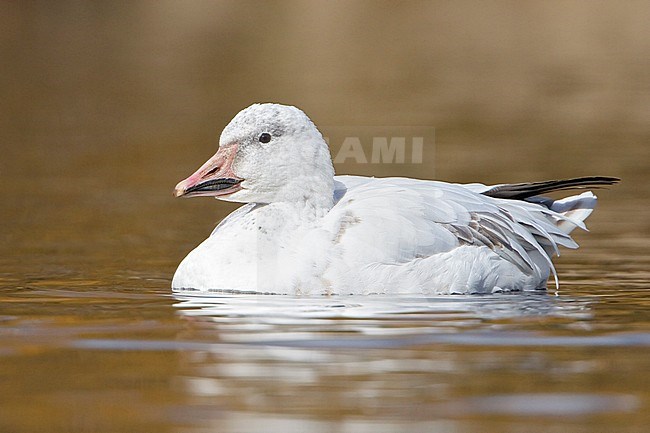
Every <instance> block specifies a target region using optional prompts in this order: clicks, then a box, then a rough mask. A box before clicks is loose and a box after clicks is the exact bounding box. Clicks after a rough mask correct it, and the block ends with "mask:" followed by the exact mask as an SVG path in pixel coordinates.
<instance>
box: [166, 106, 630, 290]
mask: <svg viewBox="0 0 650 433" xmlns="http://www.w3.org/2000/svg"><path fill="white" fill-rule="evenodd" d="M616 181H618V179H616V178H610V177H590V178H578V179H569V180H563V181H548V182H536V183H525V184H504V185H497V186H485V185H481V184H470V185H461V184H450V183H444V182H436V181H429V180H416V179H406V178H379V179H376V178H367V177H359V176H334V168H333V166H332V162H331V157H330V152H329V149H328V146H327V144H326V142H325V141H324V140H323V137H322V135H321V134H320V132H319V131H318V129H317V128H316V126H315V125H314V124H313V123H312V122H311V120H310V119H309V118H308V117H307V116H306V115H305V114H304V113H303V112H302V111H300V110H299V109H298V108H296V107H292V106H285V105H278V104H255V105H252V106H250V107H248V108H246V109H244V110H242V111H241V112H240V113H239V114H237V115H236V116H235V118H234V119H233V120H232V121H231V122H230V123H229V124H228V126H226V128H225V129H224V131H223V133H222V134H221V138H220V140H219V150H218V151H217V153H216V154H215V155H214V156H213V157H212V158H210V159H209V160H208V161H207V162H206V163H205V164H203V166H201V168H199V169H198V170H197V171H196V172H195V173H194V174H192V175H191V176H190V177H188V178H187V179H185V180H183V181H182V182H180V183H179V184H178V185H177V186H176V189H175V195H176V196H178V197H181V196H183V197H196V196H211V197H216V198H219V199H221V200H227V201H234V202H241V203H247V204H246V205H245V206H242V207H240V208H239V209H237V210H236V211H234V212H233V213H231V214H230V215H229V216H228V217H226V218H225V219H224V220H223V221H222V222H221V223H220V224H219V225H218V226H217V227H216V228H215V229H214V231H213V232H212V234H211V235H210V237H208V238H207V239H206V240H205V241H203V243H201V244H200V245H199V246H198V247H196V248H195V249H194V250H193V251H192V252H190V253H189V254H188V255H187V257H185V259H184V260H183V261H182V262H181V264H180V265H179V267H178V269H177V270H176V273H175V275H174V279H173V281H172V288H173V289H174V290H176V291H180V290H198V291H202V292H211V291H234V292H256V293H278V294H306V293H312V294H369V293H383V294H398V293H425V294H434V293H436V294H446V293H449V294H451V293H490V292H498V291H519V290H534V289H544V288H546V282H547V279H548V278H549V275H550V274H551V272H552V273H553V275H554V276H555V282H556V284H557V276H556V275H555V269H554V267H553V263H552V262H551V257H552V256H553V255H554V254H559V252H558V247H559V246H562V247H567V248H577V247H578V245H577V244H576V243H575V242H574V241H573V240H572V239H571V237H570V236H569V233H570V232H571V231H572V230H573V229H574V228H576V227H580V228H583V229H584V228H585V226H584V224H583V223H582V221H583V220H584V219H585V218H587V217H588V216H589V214H590V213H591V212H592V210H593V208H594V206H595V204H596V197H595V196H594V195H593V194H592V193H591V192H589V191H588V192H583V193H582V194H580V195H576V196H572V197H568V198H565V199H562V200H551V199H548V198H543V197H539V194H543V193H546V192H549V191H554V190H559V189H568V188H580V187H582V188H584V187H597V186H600V185H609V184H612V183H615V182H616Z"/></svg>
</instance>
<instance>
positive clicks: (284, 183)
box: [174, 104, 334, 208]
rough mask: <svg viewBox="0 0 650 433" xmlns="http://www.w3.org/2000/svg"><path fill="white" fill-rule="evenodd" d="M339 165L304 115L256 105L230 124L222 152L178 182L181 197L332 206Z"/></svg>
mask: <svg viewBox="0 0 650 433" xmlns="http://www.w3.org/2000/svg"><path fill="white" fill-rule="evenodd" d="M333 193H334V168H333V166H332V161H331V156H330V152H329V148H328V146H327V143H326V142H325V140H324V139H323V136H322V135H321V133H320V132H319V131H318V129H317V128H316V126H315V125H314V124H313V123H312V121H311V120H310V119H309V117H307V115H306V114H305V113H303V112H302V111H301V110H299V109H298V108H296V107H292V106H288V105H280V104H254V105H251V106H250V107H248V108H245V109H244V110H242V111H240V112H239V113H238V114H237V115H236V116H235V117H234V118H233V119H232V120H231V121H230V123H229V124H228V125H227V126H226V127H225V129H224V130H223V132H222V133H221V137H220V139H219V149H218V151H217V153H216V154H215V155H214V156H213V157H212V158H210V159H208V161H206V163H205V164H203V165H202V166H201V167H200V168H199V169H198V170H197V171H196V172H195V173H194V174H192V175H191V176H190V177H188V178H187V179H185V180H183V181H181V182H179V183H178V185H176V188H175V190H174V194H175V195H176V196H177V197H198V196H210V197H216V198H218V199H221V200H227V201H234V202H241V203H275V202H293V203H305V204H311V205H313V206H317V207H328V208H329V207H331V206H332V201H333Z"/></svg>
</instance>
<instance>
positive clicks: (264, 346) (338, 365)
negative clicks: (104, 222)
mask: <svg viewBox="0 0 650 433" xmlns="http://www.w3.org/2000/svg"><path fill="white" fill-rule="evenodd" d="M177 300H179V301H180V302H178V303H177V304H176V305H175V306H176V308H177V309H178V312H179V314H181V315H182V317H183V318H185V320H187V322H188V325H189V328H188V331H187V332H186V333H185V334H183V335H182V336H180V337H181V339H183V340H185V339H191V340H193V341H204V343H202V344H201V343H199V344H197V345H196V346H194V347H193V350H192V351H191V352H189V353H184V354H183V357H182V359H183V361H182V362H183V370H184V372H185V373H184V374H182V375H180V376H178V377H177V378H176V380H177V383H176V384H177V386H178V387H179V389H181V390H182V391H183V392H186V393H188V394H189V395H191V396H193V397H194V398H195V399H196V404H197V405H198V406H199V407H212V408H213V407H215V406H216V407H220V408H221V410H220V411H219V413H218V415H214V414H213V413H211V412H210V411H208V410H204V411H201V410H199V413H201V417H202V418H203V419H204V421H205V423H206V424H207V425H216V424H215V423H217V422H223V421H224V420H227V422H228V423H233V425H240V424H241V423H242V417H243V414H246V419H247V420H250V419H253V420H256V422H258V423H259V425H264V424H266V423H270V424H269V425H276V424H277V426H278V431H305V430H304V429H305V428H306V426H309V427H310V428H312V427H313V428H314V429H315V431H319V428H326V426H327V425H328V424H322V421H314V420H313V417H316V418H317V419H328V418H330V417H336V418H337V419H340V418H341V416H342V415H343V416H344V419H346V421H341V425H342V426H345V427H346V428H352V427H354V428H355V429H359V428H362V427H363V428H368V429H369V430H373V431H384V430H382V429H386V431H391V429H395V428H400V427H405V426H407V425H408V426H410V427H411V428H415V427H417V428H422V429H433V431H436V430H437V429H441V430H440V431H448V430H445V428H448V427H449V425H448V423H446V422H443V421H440V419H441V418H442V419H449V418H456V417H462V416H474V415H503V414H508V415H510V416H528V417H550V418H551V419H552V418H554V417H555V416H557V415H561V416H568V417H576V416H578V417H579V416H588V415H592V414H598V413H603V412H614V413H624V412H628V411H633V410H635V409H636V408H637V407H638V405H639V402H638V401H637V399H636V398H635V397H634V396H629V395H599V394H570V395H569V394H566V395H565V394H563V393H561V392H560V393H554V391H553V389H554V387H553V386H550V387H549V386H545V385H543V382H544V380H543V379H542V378H546V379H549V378H552V377H561V376H567V375H568V376H570V375H576V374H578V375H580V374H584V375H593V374H598V373H599V372H600V371H602V365H601V364H600V362H599V361H597V360H593V359H584V360H580V361H577V360H575V359H562V358H563V357H562V356H560V357H556V356H554V355H553V354H552V353H549V352H545V351H543V350H540V348H542V347H556V348H560V347H564V350H570V351H571V350H576V349H577V350H578V351H580V350H585V349H587V350H588V348H591V347H595V346H600V347H613V348H619V347H623V346H626V345H630V346H646V347H648V346H650V335H647V334H644V335H626V334H621V335H609V336H607V335H603V336H598V335H592V336H582V337H581V336H577V335H571V336H569V335H567V331H568V330H570V329H573V328H574V327H575V325H576V324H577V323H583V322H584V323H585V324H586V323H588V322H589V321H590V320H591V319H592V318H593V312H592V311H591V308H590V304H591V301H589V300H580V299H572V298H563V297H555V296H549V295H547V294H516V295H497V296H494V295H491V296H480V297H478V296H458V297H434V298H430V297H429V298H417V297H404V298H397V299H395V298H391V297H381V296H377V297H334V298H300V297H286V296H254V295H224V296H209V297H208V296H193V297H190V296H177ZM540 321H541V322H544V323H546V324H548V325H550V327H552V328H555V331H553V332H547V333H545V332H540V329H539V323H540ZM531 325H532V326H533V327H536V328H537V329H536V330H535V331H533V330H528V331H527V330H526V329H527V328H530V327H531ZM587 328H588V326H586V327H585V329H587ZM206 340H207V341H210V342H207V341H206ZM215 340H216V341H215ZM172 344H173V343H172ZM520 346H526V347H528V350H526V351H523V352H522V351H521V350H519V349H517V347H520ZM467 377H473V380H474V381H476V382H475V383H474V384H470V383H464V382H465V380H466V378H467ZM534 377H537V379H534ZM531 379H533V380H535V381H536V382H537V381H539V391H540V392H543V391H547V393H540V394H517V393H516V389H517V381H518V380H524V381H530V380H531ZM495 382H501V383H500V386H499V388H502V389H508V388H510V389H511V390H512V391H513V393H512V394H506V395H503V396H497V395H493V392H494V389H495V388H494V383H495ZM504 384H509V385H506V386H505V387H504ZM467 386H470V387H471V388H474V389H473V394H474V395H475V396H474V397H472V398H469V399H468V398H466V397H463V394H464V392H463V391H462V389H463V388H466V387H467ZM481 394H484V397H478V396H476V395H481ZM414 402H417V403H414ZM278 412H282V413H284V414H289V415H290V416H285V417H283V418H282V419H279V418H278V417H276V416H275V415H274V414H276V413H278ZM251 415H252V418H251ZM305 417H309V419H306V418H305ZM369 417H370V418H373V419H374V420H375V422H377V421H378V420H383V421H382V424H383V425H382V427H378V426H377V425H375V424H374V422H368V420H367V419H368V418H369ZM355 419H356V421H355ZM364 419H365V420H364ZM407 419H408V420H410V421H408V422H407V421H405V420H407ZM305 422H306V424H305ZM312 424H313V425H312ZM329 428H331V425H329ZM281 429H284V430H281ZM309 431H312V430H309ZM393 431H394V430H393ZM429 431H431V430H429Z"/></svg>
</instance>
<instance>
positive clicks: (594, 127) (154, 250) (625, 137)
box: [0, 0, 650, 280]
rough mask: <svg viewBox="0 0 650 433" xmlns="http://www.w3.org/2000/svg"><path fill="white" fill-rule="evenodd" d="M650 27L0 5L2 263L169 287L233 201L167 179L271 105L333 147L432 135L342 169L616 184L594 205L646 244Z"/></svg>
mask: <svg viewBox="0 0 650 433" xmlns="http://www.w3.org/2000/svg"><path fill="white" fill-rule="evenodd" d="M648 22H650V6H649V5H648V3H647V2H644V1H628V2H623V3H621V2H612V1H609V2H607V1H593V2H592V1H553V2H517V1H499V2H487V3H486V2H472V1H465V2H442V1H432V2H427V1H412V2H400V3H399V4H397V3H394V2H381V1H332V2H316V1H313V2H310V1H279V2H263V1H199V0H197V1H136V2H123V1H109V2H102V1H90V2H88V1H61V2H45V1H44V2H38V1H37V2H19V1H15V2H13V1H12V2H2V3H1V4H0V53H1V55H2V64H3V66H2V68H1V70H0V76H1V77H2V81H1V83H2V84H1V85H2V100H3V102H2V104H1V105H0V119H1V120H0V122H1V123H0V134H1V142H0V146H1V147H0V149H1V152H2V157H1V159H0V176H1V177H0V182H1V184H2V190H3V196H4V199H3V200H2V204H0V217H1V219H0V221H1V222H2V225H3V226H2V230H0V240H1V242H0V243H1V246H0V253H1V255H2V256H3V257H2V259H0V260H2V261H3V263H2V264H3V268H4V269H8V270H11V269H14V270H15V269H17V267H20V266H21V265H22V264H25V263H26V261H27V262H30V263H29V266H28V268H26V269H23V271H24V272H35V273H36V274H38V275H35V276H36V277H42V276H43V275H44V274H50V275H53V276H56V275H57V274H60V273H73V274H79V275H80V276H81V275H82V274H83V276H85V277H86V278H87V277H89V276H91V275H94V274H95V273H100V274H102V275H105V274H106V273H109V274H111V275H113V273H114V272H117V273H120V272H124V271H125V269H130V271H132V272H135V273H137V274H141V273H143V272H144V273H145V274H146V273H147V272H149V271H150V272H151V273H152V274H155V276H156V278H166V279H167V280H168V279H169V278H170V277H171V274H172V272H173V270H174V266H175V264H176V263H178V261H179V260H180V259H181V258H182V256H183V255H184V254H185V253H186V252H187V251H188V250H189V249H190V248H192V247H193V246H194V245H196V244H197V243H198V242H199V241H200V240H201V239H203V238H204V237H205V236H206V235H207V234H208V233H209V231H210V230H211V228H212V226H213V225H214V223H215V222H216V221H218V220H219V219H220V218H221V217H223V216H224V215H225V214H227V213H228V212H229V211H231V210H232V209H233V208H234V206H232V205H228V204H221V203H217V202H214V201H213V200H207V199H203V200H187V201H186V200H174V199H173V198H172V196H171V190H172V188H173V186H174V185H175V184H176V182H177V181H179V180H180V179H182V178H184V177H186V176H187V175H189V174H190V173H191V172H192V171H194V169H196V168H197V167H198V166H199V165H200V164H201V163H202V162H203V161H204V160H205V159H207V157H208V156H210V155H212V154H213V153H214V151H215V149H216V145H217V141H218V137H219V134H220V131H221V129H222V128H223V127H224V126H225V125H226V124H227V122H228V121H229V120H230V119H231V118H232V116H234V115H235V114H236V113H237V112H238V111H239V110H240V109H242V108H244V107H246V106H248V105H250V104H251V103H253V102H265V101H273V102H281V103H285V104H292V105H296V106H298V107H300V108H302V109H303V110H304V111H305V112H306V113H307V114H308V115H309V116H310V117H311V118H312V119H313V120H314V122H315V123H316V124H317V125H319V126H321V129H322V130H323V133H324V134H326V135H327V134H328V130H327V129H328V127H329V126H334V127H345V130H346V131H354V129H355V127H357V126H359V129H360V130H361V129H362V128H361V127H362V126H373V125H375V126H386V125H402V126H408V125H419V126H422V125H423V126H428V127H433V128H435V130H436V142H435V152H434V151H433V149H432V148H431V147H430V145H429V147H428V148H426V149H425V150H424V161H423V163H422V164H355V163H354V161H352V160H348V163H346V164H340V165H338V166H337V167H336V168H337V171H338V173H358V174H366V175H376V176H387V175H399V176H411V177H420V178H432V177H435V178H438V179H442V180H445V181H451V182H473V181H479V182H486V183H490V182H493V183H502V182H517V181H526V180H542V179H546V178H554V177H571V176H579V175H591V174H603V175H614V176H620V177H622V178H623V179H624V182H623V184H622V185H621V186H620V187H616V191H615V193H612V194H610V193H609V192H606V193H604V194H603V196H604V198H605V200H603V201H602V202H601V208H604V209H605V211H604V212H603V214H606V213H607V211H606V210H607V209H609V210H611V211H612V212H613V213H615V214H616V215H617V218H616V220H618V221H620V223H621V224H625V225H627V226H629V227H628V228H626V229H625V230H627V231H629V234H630V235H631V236H635V235H636V233H637V232H645V233H647V232H648V223H647V216H648V214H647V208H648V206H647V205H648V202H647V198H648V187H647V186H646V185H647V181H648V177H649V176H650V175H649V174H648V173H649V172H648V163H649V162H650V146H649V145H648V138H649V136H650V126H649V123H648V119H649V117H650V73H648V71H649V69H650V30H648V25H647V23H648ZM407 159H408V158H407ZM615 203H616V204H615ZM641 203H642V204H641ZM639 212H642V213H644V215H643V216H639V215H637V214H638V213H639ZM604 216H605V215H603V217H604ZM598 218H599V216H598V212H597V213H596V214H595V216H594V217H593V220H594V221H593V224H595V225H596V227H597V226H598ZM599 230H600V228H599ZM605 230H606V229H605ZM35 261H36V262H38V264H39V266H38V269H36V267H34V266H33V262H35ZM153 264H155V265H156V266H152V265H153ZM7 273H8V274H12V272H10V271H7ZM119 278H121V277H118V279H119Z"/></svg>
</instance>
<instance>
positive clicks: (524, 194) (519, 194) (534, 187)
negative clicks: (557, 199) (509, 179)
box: [483, 176, 621, 200]
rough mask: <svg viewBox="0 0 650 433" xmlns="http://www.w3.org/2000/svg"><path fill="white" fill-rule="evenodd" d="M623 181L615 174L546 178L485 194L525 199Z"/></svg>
mask: <svg viewBox="0 0 650 433" xmlns="http://www.w3.org/2000/svg"><path fill="white" fill-rule="evenodd" d="M620 181H621V179H620V178H618V177H613V176H585V177H575V178H572V179H561V180H545V181H542V182H525V183H509V184H504V185H497V186H495V187H494V188H491V189H489V190H487V191H485V192H483V195H487V196H489V197H494V198H505V199H510V200H525V199H527V198H529V197H534V196H538V195H541V194H546V193H549V192H553V191H562V190H567V189H588V188H589V189H598V188H602V187H604V186H609V185H614V184H617V183H619V182H620Z"/></svg>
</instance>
